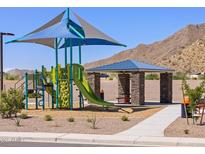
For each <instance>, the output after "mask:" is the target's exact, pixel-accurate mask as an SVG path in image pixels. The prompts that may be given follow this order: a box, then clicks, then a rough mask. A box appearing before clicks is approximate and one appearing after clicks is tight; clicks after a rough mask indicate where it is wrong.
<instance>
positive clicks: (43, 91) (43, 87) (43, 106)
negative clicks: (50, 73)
mask: <svg viewBox="0 0 205 154" xmlns="http://www.w3.org/2000/svg"><path fill="white" fill-rule="evenodd" d="M43 71H44V65H42V67H41V86H42V87H41V88H42V89H41V90H42V110H44V109H45V85H44V83H43V78H44V76H43V75H44V74H43Z"/></svg>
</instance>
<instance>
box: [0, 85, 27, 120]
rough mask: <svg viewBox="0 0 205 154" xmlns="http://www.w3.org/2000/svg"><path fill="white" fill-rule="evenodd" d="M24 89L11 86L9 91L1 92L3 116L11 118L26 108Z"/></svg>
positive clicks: (0, 105)
mask: <svg viewBox="0 0 205 154" xmlns="http://www.w3.org/2000/svg"><path fill="white" fill-rule="evenodd" d="M23 99H24V94H23V90H22V89H20V90H16V89H14V88H10V89H9V90H8V91H3V92H2V93H1V101H0V114H1V116H2V118H11V117H12V116H13V115H14V116H16V115H17V113H19V112H20V111H21V110H22V109H23V108H24V103H23Z"/></svg>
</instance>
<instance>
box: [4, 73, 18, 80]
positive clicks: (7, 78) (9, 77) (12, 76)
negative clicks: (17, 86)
mask: <svg viewBox="0 0 205 154" xmlns="http://www.w3.org/2000/svg"><path fill="white" fill-rule="evenodd" d="M5 79H6V80H18V79H19V76H18V75H12V74H5Z"/></svg>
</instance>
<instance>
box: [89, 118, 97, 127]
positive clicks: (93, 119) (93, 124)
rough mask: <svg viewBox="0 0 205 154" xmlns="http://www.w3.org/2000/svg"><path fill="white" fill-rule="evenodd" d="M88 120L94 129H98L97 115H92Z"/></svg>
mask: <svg viewBox="0 0 205 154" xmlns="http://www.w3.org/2000/svg"><path fill="white" fill-rule="evenodd" d="M87 122H88V123H90V125H91V126H90V127H91V128H92V129H97V118H96V115H92V117H91V118H88V119H87Z"/></svg>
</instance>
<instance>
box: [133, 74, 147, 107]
mask: <svg viewBox="0 0 205 154" xmlns="http://www.w3.org/2000/svg"><path fill="white" fill-rule="evenodd" d="M144 84H145V73H144V72H133V73H132V74H131V103H132V104H133V105H136V106H139V105H143V104H144V100H145V96H144V92H145V86H144Z"/></svg>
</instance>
